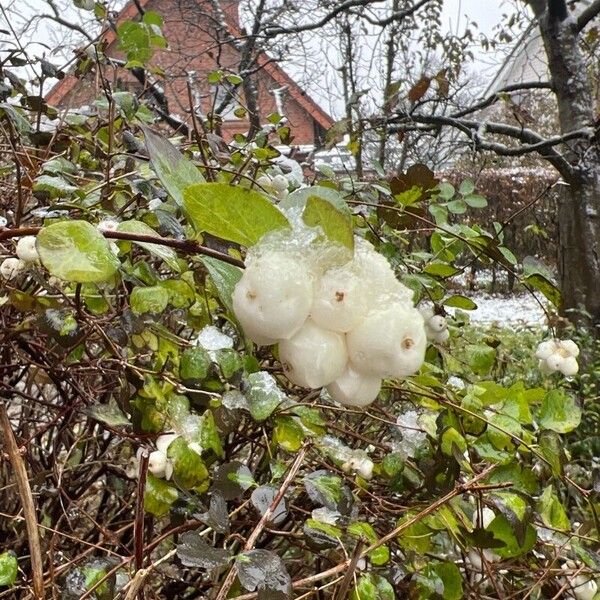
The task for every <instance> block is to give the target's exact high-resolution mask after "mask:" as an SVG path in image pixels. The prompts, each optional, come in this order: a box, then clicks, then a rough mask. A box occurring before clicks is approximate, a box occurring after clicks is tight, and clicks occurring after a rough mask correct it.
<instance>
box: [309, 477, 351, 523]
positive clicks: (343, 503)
mask: <svg viewBox="0 0 600 600" xmlns="http://www.w3.org/2000/svg"><path fill="white" fill-rule="evenodd" d="M304 487H305V489H306V493H307V494H308V496H309V498H310V499H311V500H312V501H313V502H314V503H315V504H318V505H319V506H325V507H327V508H328V509H330V510H337V511H338V512H339V513H341V514H343V515H345V514H349V512H350V509H351V507H352V502H353V501H352V494H351V493H350V490H349V489H348V487H347V486H345V485H344V484H343V483H342V479H341V478H340V477H338V476H337V475H334V474H333V473H330V472H329V471H325V470H319V471H314V472H312V473H309V474H308V475H305V476H304Z"/></svg>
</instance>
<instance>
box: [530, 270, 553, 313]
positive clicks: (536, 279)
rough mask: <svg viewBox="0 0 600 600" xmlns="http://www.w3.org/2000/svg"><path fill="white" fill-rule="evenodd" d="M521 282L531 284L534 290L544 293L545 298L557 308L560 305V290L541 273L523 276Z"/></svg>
mask: <svg viewBox="0 0 600 600" xmlns="http://www.w3.org/2000/svg"><path fill="white" fill-rule="evenodd" d="M523 282H524V283H526V284H527V285H529V286H531V287H532V288H533V289H534V290H537V291H538V292H541V293H542V294H544V296H545V297H546V299H547V300H549V301H550V302H552V304H553V305H554V306H556V307H557V308H559V307H560V305H561V295H560V290H559V289H558V288H557V287H556V286H555V285H554V284H553V283H552V282H551V281H550V280H549V279H546V278H545V277H544V276H543V275H539V274H535V275H530V276H529V277H525V279H523Z"/></svg>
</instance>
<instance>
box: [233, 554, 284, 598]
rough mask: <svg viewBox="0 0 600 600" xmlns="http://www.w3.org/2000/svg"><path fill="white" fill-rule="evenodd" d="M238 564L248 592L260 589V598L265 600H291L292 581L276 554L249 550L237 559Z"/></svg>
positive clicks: (241, 580)
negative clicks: (271, 599) (277, 599)
mask: <svg viewBox="0 0 600 600" xmlns="http://www.w3.org/2000/svg"><path fill="white" fill-rule="evenodd" d="M236 564H237V571H238V578H239V580H240V583H241V584H242V586H243V587H244V588H246V589H247V590H248V591H250V592H253V591H254V590H256V589H258V590H259V592H258V597H259V598H264V599H265V600H268V599H269V598H273V599H276V598H279V599H281V600H291V598H292V580H291V578H290V575H289V573H288V572H287V569H286V568H285V564H284V563H283V561H282V560H281V558H279V556H277V554H275V553H274V552H271V551H269V550H249V551H248V552H244V553H243V554H239V555H238V556H237V557H236ZM261 592H262V593H261Z"/></svg>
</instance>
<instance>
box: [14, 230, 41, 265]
mask: <svg viewBox="0 0 600 600" xmlns="http://www.w3.org/2000/svg"><path fill="white" fill-rule="evenodd" d="M17 256H18V257H19V258H20V259H21V260H22V261H23V262H26V263H35V262H37V261H38V260H39V255H38V251H37V248H36V247H35V236H34V235H26V236H25V237H22V238H21V239H20V240H19V241H18V242H17Z"/></svg>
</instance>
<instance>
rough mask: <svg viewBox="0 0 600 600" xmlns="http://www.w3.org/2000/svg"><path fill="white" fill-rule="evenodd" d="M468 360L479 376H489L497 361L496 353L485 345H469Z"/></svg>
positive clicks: (467, 348)
mask: <svg viewBox="0 0 600 600" xmlns="http://www.w3.org/2000/svg"><path fill="white" fill-rule="evenodd" d="M465 351H466V359H467V362H468V364H469V366H470V367H471V369H473V371H474V372H475V373H476V374H477V375H487V374H488V373H489V372H490V370H491V369H492V367H493V366H494V362H495V361H496V351H495V350H494V348H492V347H490V346H487V345H485V344H469V345H468V346H467V347H466V348H465Z"/></svg>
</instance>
